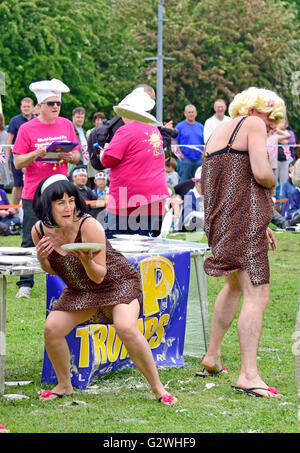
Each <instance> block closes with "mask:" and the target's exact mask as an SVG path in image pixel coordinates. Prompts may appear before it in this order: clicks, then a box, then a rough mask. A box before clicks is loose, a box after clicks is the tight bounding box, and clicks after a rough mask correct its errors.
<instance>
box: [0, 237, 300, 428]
mask: <svg viewBox="0 0 300 453" xmlns="http://www.w3.org/2000/svg"><path fill="white" fill-rule="evenodd" d="M276 239H277V244H278V249H277V251H275V252H270V255H269V256H270V263H271V296H270V302H269V305H268V307H267V309H266V312H265V319H264V328H263V333H262V337H261V342H260V347H259V351H258V357H259V369H260V374H261V376H262V378H263V379H264V380H265V381H266V382H267V383H268V384H269V385H271V386H274V387H276V388H278V390H279V392H280V393H281V394H282V395H283V396H282V397H281V398H273V399H267V398H253V397H249V396H247V395H243V394H239V393H237V392H234V391H233V390H232V389H231V385H235V383H236V379H237V376H238V373H239V367H240V353H239V343H238V337H237V320H235V321H234V323H233V325H232V327H231V328H230V330H229V331H228V333H227V335H226V337H225V340H224V346H223V351H222V363H223V364H224V365H225V366H226V368H227V370H228V375H222V376H219V377H216V378H206V379H201V378H196V377H194V374H195V372H196V371H199V370H201V369H202V367H201V359H200V358H197V357H191V356H186V357H185V362H186V365H185V366H184V367H170V368H159V372H160V375H161V379H162V382H163V383H164V384H165V385H167V388H168V389H169V390H170V391H171V392H172V393H173V394H174V395H176V396H177V397H178V399H179V403H178V405H176V406H174V407H172V408H168V407H163V406H162V405H159V404H158V403H157V402H156V401H155V399H154V397H153V396H152V393H151V391H150V390H149V389H148V386H147V384H146V382H145V380H144V378H142V376H141V375H140V373H139V372H138V371H137V370H136V369H127V370H124V371H120V372H117V373H114V374H110V375H108V376H106V377H105V378H102V379H98V380H97V381H95V382H94V384H95V388H94V389H93V393H88V392H87V391H86V390H85V391H79V390H76V391H75V393H74V395H73V397H70V398H64V399H62V400H55V401H52V402H51V403H50V402H40V401H39V400H38V395H39V392H40V390H41V384H40V378H41V370H42V363H43V323H44V319H45V300H46V291H45V276H44V275H37V276H36V277H35V286H34V288H33V292H32V298H31V299H21V300H20V299H16V298H15V294H16V290H17V287H16V285H15V283H16V281H17V278H8V300H7V325H6V330H7V350H6V381H8V382H11V381H20V380H30V381H32V383H31V384H29V385H26V386H23V387H20V386H19V387H8V386H6V388H5V393H18V394H23V395H26V396H28V397H29V399H28V400H21V401H9V400H7V399H6V398H4V397H3V396H0V424H4V425H6V427H7V428H9V429H10V430H11V432H13V433H78V432H80V433H297V432H299V431H298V424H297V409H298V398H297V381H296V372H295V357H294V355H293V353H292V346H293V342H294V339H293V334H294V331H295V322H296V313H297V306H298V291H299V256H300V235H298V234H293V233H286V232H283V233H281V232H278V233H276ZM20 243H21V238H20V237H19V236H14V237H3V236H2V237H0V244H1V245H2V246H13V245H14V246H18V245H20ZM207 285H208V298H209V312H210V314H211V312H212V309H213V304H214V300H215V298H216V295H217V294H218V292H219V290H220V289H221V287H222V285H223V278H211V277H208V279H207ZM190 294H191V296H190V297H191V298H192V299H195V298H196V294H197V291H196V282H195V280H194V279H193V281H192V283H191V288H190ZM189 303H190V302H189ZM199 330H201V324H200V318H199ZM208 384H212V385H208Z"/></svg>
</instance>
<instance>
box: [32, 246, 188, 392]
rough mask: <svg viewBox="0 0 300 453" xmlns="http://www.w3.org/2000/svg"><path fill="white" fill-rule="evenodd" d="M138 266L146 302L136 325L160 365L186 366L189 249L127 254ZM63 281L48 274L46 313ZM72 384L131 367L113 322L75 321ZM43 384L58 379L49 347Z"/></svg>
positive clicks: (70, 342)
mask: <svg viewBox="0 0 300 453" xmlns="http://www.w3.org/2000/svg"><path fill="white" fill-rule="evenodd" d="M129 261H130V262H132V263H133V264H134V265H135V266H136V267H137V268H138V269H139V271H140V275H141V282H142V289H143V303H142V314H143V315H142V316H141V317H140V318H139V320H138V328H139V329H140V331H141V332H142V333H143V335H144V336H145V338H146V339H147V341H148V342H149V345H150V348H151V350H152V353H153V357H154V360H155V362H156V364H157V365H158V366H183V365H184V360H183V349H184V337H185V328H186V313H187V300H188V291H189V281H190V253H189V252H174V253H172V254H171V253H165V254H161V255H149V254H147V255H146V254H145V255H139V256H136V257H129ZM64 288H65V283H64V282H63V281H62V280H61V279H60V278H59V277H57V276H53V275H50V274H48V275H47V315H48V314H49V312H50V311H51V310H52V309H53V307H54V305H55V303H56V301H57V300H58V298H59V296H60V294H61V292H62V291H63V289H64ZM67 342H68V345H69V348H70V354H71V373H72V385H73V386H74V387H76V388H81V389H84V388H86V387H87V386H88V385H90V384H91V382H92V381H93V380H94V379H95V378H96V377H101V376H104V375H105V374H107V373H109V372H111V371H114V370H120V369H124V368H128V367H130V366H134V365H133V363H132V362H131V360H130V358H129V356H128V354H127V351H126V348H125V346H124V344H123V343H122V342H121V341H120V339H119V337H118V336H117V335H116V332H115V328H114V326H113V325H109V324H90V325H80V326H77V327H76V328H75V329H74V330H73V331H72V332H71V333H70V334H69V335H68V336H67ZM41 382H42V384H44V383H47V384H53V383H56V382H57V379H56V375H55V372H54V370H53V367H52V364H51V362H50V360H49V357H48V355H47V352H46V351H45V355H44V364H43V371H42V380H41Z"/></svg>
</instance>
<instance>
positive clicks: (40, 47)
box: [0, 0, 144, 117]
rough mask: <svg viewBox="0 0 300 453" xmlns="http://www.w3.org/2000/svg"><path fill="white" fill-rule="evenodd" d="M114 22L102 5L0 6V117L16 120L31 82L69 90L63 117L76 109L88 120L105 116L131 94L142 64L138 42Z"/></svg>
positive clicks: (51, 0) (95, 0)
mask: <svg viewBox="0 0 300 453" xmlns="http://www.w3.org/2000/svg"><path fill="white" fill-rule="evenodd" d="M116 20H117V18H116V17H114V14H113V11H112V8H111V6H110V5H109V2H107V1H105V0H86V1H75V2H74V1H72V0H60V1H59V2H57V1H55V0H25V1H22V0H4V1H2V2H0V36H1V40H0V71H2V72H4V74H5V78H6V96H5V97H3V98H2V100H3V107H4V113H5V115H6V116H7V117H10V116H12V115H15V114H17V113H18V112H19V101H20V99H21V98H23V97H24V96H31V97H33V93H32V92H31V91H29V89H28V87H29V85H30V83H31V82H33V81H37V80H44V79H51V78H53V77H55V78H58V79H61V80H62V81H63V82H64V83H66V84H67V85H68V86H69V87H70V93H69V94H66V95H64V99H63V102H64V105H63V114H64V115H65V116H70V115H71V110H72V109H73V108H74V107H76V106H79V105H83V106H84V107H86V109H87V111H88V112H89V114H92V113H93V112H95V111H96V110H102V111H105V112H106V113H107V114H108V115H110V114H111V106H112V105H114V104H115V103H116V101H117V100H118V98H119V97H120V96H122V95H123V94H126V93H127V91H129V90H131V89H132V83H134V82H133V80H135V79H136V77H137V75H138V74H137V72H138V68H139V66H140V62H142V63H144V60H143V55H142V51H138V49H139V42H138V41H137V39H136V38H135V36H134V35H133V34H132V33H131V31H130V29H128V28H127V27H126V24H125V23H121V24H119V25H118V26H117V24H116ZM127 44H128V45H127ZM132 49H136V50H133V51H131V50H132Z"/></svg>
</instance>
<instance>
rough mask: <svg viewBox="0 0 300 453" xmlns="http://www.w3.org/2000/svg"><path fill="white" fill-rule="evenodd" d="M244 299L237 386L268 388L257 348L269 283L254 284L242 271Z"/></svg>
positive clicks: (265, 394)
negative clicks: (259, 363)
mask: <svg viewBox="0 0 300 453" xmlns="http://www.w3.org/2000/svg"><path fill="white" fill-rule="evenodd" d="M239 279H240V284H241V287H242V291H243V295H244V300H243V305H242V308H241V312H240V316H239V320H238V333H239V339H240V349H241V371H240V375H239V378H238V380H237V386H238V387H242V388H245V389H249V388H253V387H262V388H268V385H267V384H266V383H265V382H264V381H263V380H262V379H261V377H260V376H259V374H258V369H257V350H258V345H259V340H260V335H261V331H262V326H263V316H264V311H265V308H266V306H267V304H268V300H269V285H268V284H266V285H258V286H254V285H252V283H251V281H250V278H249V275H248V273H247V272H246V271H242V272H241V273H240V275H239ZM255 392H256V393H258V394H260V395H262V396H267V397H274V396H278V395H276V394H273V393H271V392H269V391H263V390H255Z"/></svg>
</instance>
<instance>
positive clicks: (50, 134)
mask: <svg viewBox="0 0 300 453" xmlns="http://www.w3.org/2000/svg"><path fill="white" fill-rule="evenodd" d="M62 140H68V141H71V142H78V139H77V136H76V134H75V132H74V127H73V124H72V122H71V121H69V120H68V119H66V118H62V117H58V118H57V119H56V120H55V123H53V124H44V123H42V122H41V121H40V120H39V119H38V118H34V119H32V120H30V121H28V122H27V123H24V124H22V126H21V127H20V129H19V131H18V135H17V139H16V142H15V144H14V147H13V154H27V153H30V152H31V151H34V150H35V149H36V148H37V147H38V146H48V145H50V144H51V143H52V142H54V141H62ZM79 146H80V145H78V147H79ZM75 149H76V148H75ZM56 173H59V174H62V175H66V176H67V175H68V164H67V163H66V162H65V161H62V162H54V163H48V162H33V163H32V164H31V165H29V166H28V167H26V168H25V169H24V176H25V177H24V188H23V191H22V198H24V199H26V200H32V199H33V197H34V194H35V191H36V188H37V186H38V185H39V183H40V182H41V181H42V179H44V178H47V177H48V176H51V175H53V174H56Z"/></svg>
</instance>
